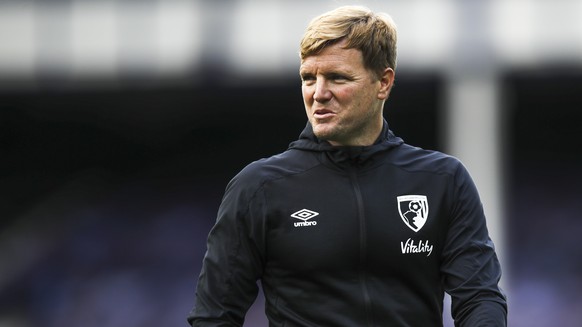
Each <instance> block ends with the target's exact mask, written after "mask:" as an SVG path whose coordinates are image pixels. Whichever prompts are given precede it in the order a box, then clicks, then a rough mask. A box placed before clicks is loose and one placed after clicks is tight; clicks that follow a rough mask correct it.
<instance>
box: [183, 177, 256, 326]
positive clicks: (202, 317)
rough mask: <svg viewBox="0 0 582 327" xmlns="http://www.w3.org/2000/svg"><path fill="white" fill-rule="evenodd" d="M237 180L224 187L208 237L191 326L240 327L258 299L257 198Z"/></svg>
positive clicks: (242, 182) (191, 314)
mask: <svg viewBox="0 0 582 327" xmlns="http://www.w3.org/2000/svg"><path fill="white" fill-rule="evenodd" d="M237 177H238V176H237ZM237 177H235V178H234V179H233V180H232V181H231V182H230V183H229V185H228V186H227V190H226V192H225V195H224V197H223V200H222V203H221V205H220V208H219V210H218V217H217V220H216V223H215V225H214V227H213V228H212V230H211V231H210V234H209V236H208V241H207V251H206V254H205V256H204V260H203V263H202V271H201V272H200V276H199V279H198V284H197V287H196V304H195V306H194V309H193V310H192V311H191V312H190V314H189V316H188V322H189V323H190V324H191V325H192V326H242V325H243V322H244V317H245V314H246V312H247V311H248V309H249V307H250V306H251V305H252V304H253V302H254V301H255V299H256V296H257V293H258V286H257V280H258V279H259V278H260V276H261V272H262V266H263V264H262V262H263V260H262V254H261V252H262V251H261V250H260V248H261V245H260V243H261V242H260V239H261V233H262V231H261V228H262V223H261V222H260V219H261V217H260V214H256V212H255V211H260V210H261V209H260V207H261V205H260V204H259V203H258V202H260V201H256V199H257V197H258V193H259V192H257V191H256V188H255V190H252V187H250V186H249V185H248V183H245V182H244V181H241V180H240V179H239V178H237ZM253 184H254V183H253ZM257 240H259V241H258V242H257Z"/></svg>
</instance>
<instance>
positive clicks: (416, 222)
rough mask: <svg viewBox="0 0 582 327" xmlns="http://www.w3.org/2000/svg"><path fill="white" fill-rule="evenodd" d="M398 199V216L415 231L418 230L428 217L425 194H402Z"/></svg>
mask: <svg viewBox="0 0 582 327" xmlns="http://www.w3.org/2000/svg"><path fill="white" fill-rule="evenodd" d="M397 199H398V212H399V213H400V218H402V221H404V223H405V224H406V226H408V227H410V229H412V230H413V231H415V232H418V231H419V230H420V229H421V228H422V226H424V223H426V219H427V218H428V200H427V199H426V196H425V195H402V196H399V197H397Z"/></svg>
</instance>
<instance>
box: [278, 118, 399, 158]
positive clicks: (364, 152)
mask: <svg viewBox="0 0 582 327" xmlns="http://www.w3.org/2000/svg"><path fill="white" fill-rule="evenodd" d="M403 143H404V141H403V140H402V139H401V138H400V137H397V136H395V135H394V133H393V132H392V131H391V130H390V129H389V128H388V122H386V120H384V126H383V128H382V132H381V133H380V136H379V137H378V139H377V140H376V142H374V144H372V145H369V146H333V145H331V144H329V142H327V141H325V140H320V139H318V138H317V137H316V136H315V134H313V129H312V127H311V124H310V123H309V122H307V125H306V126H305V128H304V129H303V132H301V134H300V135H299V139H298V140H297V141H294V142H291V144H289V149H296V150H303V151H312V152H321V153H325V154H326V155H327V156H329V157H330V159H331V160H332V161H334V162H336V163H343V162H352V163H360V164H363V163H364V162H366V161H368V160H369V159H371V158H372V157H374V155H375V154H377V153H379V152H383V151H387V150H390V149H392V148H395V147H398V146H400V145H401V144H403Z"/></svg>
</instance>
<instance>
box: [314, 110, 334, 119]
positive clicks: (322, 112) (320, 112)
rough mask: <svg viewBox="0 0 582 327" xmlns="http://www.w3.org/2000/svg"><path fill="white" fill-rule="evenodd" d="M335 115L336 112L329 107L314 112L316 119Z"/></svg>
mask: <svg viewBox="0 0 582 327" xmlns="http://www.w3.org/2000/svg"><path fill="white" fill-rule="evenodd" d="M332 116H335V112H333V111H331V110H328V109H319V110H315V111H314V112H313V117H314V118H316V119H326V118H330V117H332Z"/></svg>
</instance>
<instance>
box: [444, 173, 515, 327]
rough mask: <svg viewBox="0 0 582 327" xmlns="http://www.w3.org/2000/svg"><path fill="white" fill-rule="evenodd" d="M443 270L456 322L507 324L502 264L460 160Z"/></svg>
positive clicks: (479, 326)
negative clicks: (501, 281) (502, 286)
mask: <svg viewBox="0 0 582 327" xmlns="http://www.w3.org/2000/svg"><path fill="white" fill-rule="evenodd" d="M454 180H455V182H454V190H453V192H452V194H453V202H452V211H451V216H450V219H451V220H450V224H449V229H448V232H447V237H446V244H445V248H444V252H443V264H442V266H441V271H442V273H443V276H444V287H445V291H446V292H447V293H449V294H450V295H451V300H452V308H451V313H452V316H453V319H454V320H455V326H461V327H468V326H470V327H501V326H506V325H507V302H506V298H505V295H504V294H503V292H502V290H501V289H500V288H499V286H498V284H499V280H500V278H501V267H500V264H499V261H498V259H497V255H496V254H495V247H494V245H493V242H492V241H491V239H490V238H489V233H488V231H487V226H486V222H485V215H484V212H483V207H482V204H481V200H480V199H479V194H478V192H477V189H476V187H475V184H474V183H473V181H472V179H471V177H470V176H469V174H468V172H467V171H466V169H465V168H464V167H463V165H462V164H460V163H459V166H458V169H457V172H456V174H455V179H454Z"/></svg>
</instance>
